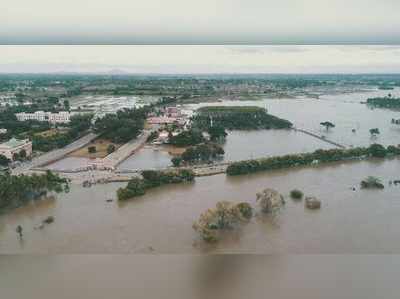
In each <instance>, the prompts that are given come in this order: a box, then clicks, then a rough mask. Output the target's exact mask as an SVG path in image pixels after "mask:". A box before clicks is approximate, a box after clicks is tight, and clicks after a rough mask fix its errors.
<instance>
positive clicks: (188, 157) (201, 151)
mask: <svg viewBox="0 0 400 299" xmlns="http://www.w3.org/2000/svg"><path fill="white" fill-rule="evenodd" d="M224 154H225V151H224V149H223V148H222V146H221V145H219V144H216V143H204V144H199V145H196V146H191V147H189V148H187V149H186V150H185V151H184V152H183V153H182V155H180V156H178V157H173V158H172V159H171V162H172V164H173V165H174V166H180V165H181V164H182V163H187V164H193V163H205V162H211V161H212V160H215V159H218V158H220V157H222V156H223V155H224Z"/></svg>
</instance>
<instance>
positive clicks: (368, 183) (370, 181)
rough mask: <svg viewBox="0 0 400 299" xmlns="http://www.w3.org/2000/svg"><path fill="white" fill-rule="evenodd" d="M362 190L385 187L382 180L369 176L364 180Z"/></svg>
mask: <svg viewBox="0 0 400 299" xmlns="http://www.w3.org/2000/svg"><path fill="white" fill-rule="evenodd" d="M360 185H361V188H365V189H383V188H385V186H384V185H383V184H382V182H381V180H380V179H379V178H377V177H374V176H369V177H367V178H366V179H364V180H362V181H361V183H360Z"/></svg>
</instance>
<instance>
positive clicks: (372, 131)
mask: <svg viewBox="0 0 400 299" xmlns="http://www.w3.org/2000/svg"><path fill="white" fill-rule="evenodd" d="M369 133H370V134H371V136H376V135H378V134H380V132H379V129H378V128H373V129H370V130H369Z"/></svg>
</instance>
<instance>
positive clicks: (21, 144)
mask: <svg viewBox="0 0 400 299" xmlns="http://www.w3.org/2000/svg"><path fill="white" fill-rule="evenodd" d="M23 150H24V151H25V154H26V157H29V156H30V155H31V154H32V142H31V141H29V139H24V140H17V139H15V138H11V139H10V140H9V141H7V142H4V143H1V144H0V155H3V156H5V157H6V158H8V159H9V160H11V161H13V160H14V157H15V155H16V154H20V153H21V152H22V151H23Z"/></svg>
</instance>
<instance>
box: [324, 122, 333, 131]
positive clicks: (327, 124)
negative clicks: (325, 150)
mask: <svg viewBox="0 0 400 299" xmlns="http://www.w3.org/2000/svg"><path fill="white" fill-rule="evenodd" d="M320 125H321V126H323V127H325V129H326V130H327V131H329V129H330V128H334V127H335V125H334V124H333V123H331V122H330V121H324V122H321V123H320Z"/></svg>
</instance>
